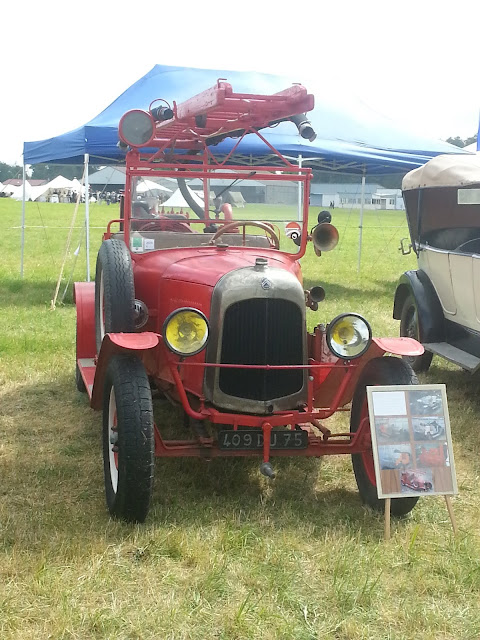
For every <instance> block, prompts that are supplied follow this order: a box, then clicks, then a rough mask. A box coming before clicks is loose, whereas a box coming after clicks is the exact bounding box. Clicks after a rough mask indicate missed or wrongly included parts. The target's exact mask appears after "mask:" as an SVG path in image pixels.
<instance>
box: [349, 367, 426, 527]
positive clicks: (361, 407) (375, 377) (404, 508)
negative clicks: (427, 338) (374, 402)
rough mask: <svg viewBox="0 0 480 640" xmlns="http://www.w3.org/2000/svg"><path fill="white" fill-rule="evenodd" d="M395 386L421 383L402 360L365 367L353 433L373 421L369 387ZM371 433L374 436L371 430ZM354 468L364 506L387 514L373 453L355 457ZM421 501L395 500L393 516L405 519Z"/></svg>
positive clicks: (352, 417) (357, 392)
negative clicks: (378, 490) (370, 416)
mask: <svg viewBox="0 0 480 640" xmlns="http://www.w3.org/2000/svg"><path fill="white" fill-rule="evenodd" d="M391 384H392V385H393V384H418V380H417V376H416V375H415V373H414V372H413V370H412V368H411V367H410V366H409V365H408V363H406V362H405V361H404V360H402V359H401V358H394V357H390V356H386V357H383V358H373V360H370V361H369V362H368V363H367V364H366V365H365V368H364V369H363V371H362V373H361V375H360V378H359V381H358V384H357V387H356V389H355V393H354V395H353V401H352V411H351V415H350V431H351V432H352V433H355V432H356V431H357V429H358V428H359V426H360V423H361V422H362V420H363V418H364V417H366V419H367V421H369V418H368V403H367V392H366V387H367V386H373V385H391ZM367 429H368V433H370V427H369V426H367ZM352 465H353V471H354V473H355V479H356V481H357V486H358V490H359V492H360V497H361V499H362V502H364V503H365V504H366V505H368V506H369V507H371V508H372V509H374V510H375V511H380V512H383V511H384V510H385V500H380V499H379V498H378V495H377V484H376V480H375V469H374V465H373V453H372V450H371V449H370V450H369V451H366V452H364V453H355V454H353V455H352ZM417 500H418V498H393V499H392V503H391V509H390V512H391V514H392V515H393V516H397V517H400V516H404V515H406V514H407V513H409V512H410V511H411V510H412V509H413V507H414V506H415V505H416V504H417Z"/></svg>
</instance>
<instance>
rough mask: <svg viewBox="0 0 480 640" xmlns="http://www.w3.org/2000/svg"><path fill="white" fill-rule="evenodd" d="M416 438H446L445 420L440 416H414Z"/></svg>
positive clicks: (413, 425)
mask: <svg viewBox="0 0 480 640" xmlns="http://www.w3.org/2000/svg"><path fill="white" fill-rule="evenodd" d="M412 427H413V437H414V439H415V440H438V439H442V438H445V420H444V419H443V418H440V417H439V416H438V417H428V418H427V417H425V418H412Z"/></svg>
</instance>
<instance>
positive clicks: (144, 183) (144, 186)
mask: <svg viewBox="0 0 480 640" xmlns="http://www.w3.org/2000/svg"><path fill="white" fill-rule="evenodd" d="M146 191H167V192H168V193H172V189H167V187H162V185H161V184H158V183H157V182H153V180H146V179H145V178H144V179H143V180H140V182H139V183H138V184H137V193H145V192H146Z"/></svg>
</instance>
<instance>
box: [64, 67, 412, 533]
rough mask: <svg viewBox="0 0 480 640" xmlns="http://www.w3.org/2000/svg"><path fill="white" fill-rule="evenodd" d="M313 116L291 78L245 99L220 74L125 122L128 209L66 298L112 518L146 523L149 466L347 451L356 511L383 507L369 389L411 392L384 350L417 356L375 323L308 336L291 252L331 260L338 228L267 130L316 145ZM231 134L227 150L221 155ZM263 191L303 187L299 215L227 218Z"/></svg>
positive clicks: (307, 297) (398, 510) (314, 294)
mask: <svg viewBox="0 0 480 640" xmlns="http://www.w3.org/2000/svg"><path fill="white" fill-rule="evenodd" d="M313 106H314V98H313V96H312V95H310V94H308V92H307V90H306V89H305V88H304V87H303V86H301V85H293V86H291V87H288V88H286V89H285V90H284V91H281V92H279V93H276V94H273V95H258V94H241V93H235V92H234V91H233V88H232V87H231V85H230V84H228V82H226V81H223V80H222V81H221V80H219V81H218V82H217V84H216V85H215V86H214V87H212V88H210V89H207V90H206V91H204V92H203V93H200V94H199V95H197V96H195V97H193V98H191V99H190V100H187V101H186V102H183V103H181V104H176V103H175V102H174V103H173V104H169V103H167V102H165V101H163V100H158V101H155V102H154V103H152V105H150V108H149V110H148V111H143V110H140V109H135V110H132V111H129V112H127V113H126V114H125V115H124V116H123V117H122V119H121V121H120V124H119V139H120V144H122V145H123V146H124V147H125V149H126V187H125V195H124V201H123V202H122V205H121V213H120V216H119V218H118V219H115V220H111V221H110V222H109V224H108V226H107V229H106V232H105V234H104V238H103V242H102V245H101V247H100V250H99V253H98V258H97V266H96V277H95V283H88V282H81V283H80V282H79V283H76V284H75V291H74V294H75V301H76V306H77V370H76V381H77V387H78V389H79V390H81V391H87V393H88V396H89V398H90V404H91V406H92V407H93V408H94V409H97V410H102V411H103V457H104V475H105V489H106V501H107V506H108V509H109V511H110V513H111V515H112V516H114V517H119V518H122V519H124V520H126V521H133V522H141V521H143V520H144V519H145V518H146V516H147V514H148V510H149V506H150V501H151V495H152V487H153V479H154V457H155V456H159V457H163V456H196V457H202V458H204V459H206V460H209V459H212V458H214V457H217V456H225V457H231V456H257V457H258V458H259V461H260V470H261V472H262V473H263V474H264V475H266V476H268V477H271V478H273V477H274V475H275V471H274V460H275V457H277V456H315V457H320V456H324V455H327V454H351V455H352V460H353V468H354V472H355V476H356V480H357V484H358V488H359V491H360V494H361V497H362V499H363V501H364V502H365V503H366V504H368V505H369V506H370V507H372V508H374V509H378V510H381V509H383V501H381V500H379V499H378V496H377V490H376V482H375V472H374V465H373V457H372V448H371V439H370V424H369V418H368V411H367V400H366V391H365V389H366V386H367V385H375V384H409V383H412V382H414V381H415V378H414V374H413V372H412V370H411V368H410V367H409V366H408V365H407V364H406V363H405V362H404V361H403V360H402V359H401V358H396V357H384V355H385V354H386V353H389V354H396V355H402V356H405V355H409V356H415V355H419V354H421V353H422V352H423V348H422V347H421V345H419V344H418V343H417V342H416V341H415V340H413V339H411V338H375V337H372V332H371V329H370V326H369V324H368V321H367V320H366V319H365V318H363V317H362V316H361V315H359V314H357V313H354V312H350V311H347V312H346V313H343V314H341V315H339V316H338V317H336V318H333V319H332V320H331V322H329V323H328V325H327V326H324V325H321V324H319V325H318V326H316V327H315V329H314V331H313V332H312V333H309V332H308V331H307V327H306V308H307V307H309V308H312V309H316V308H318V304H319V303H320V302H321V301H322V299H323V297H324V295H325V292H324V290H323V288H322V287H321V285H319V286H316V287H312V288H311V289H309V290H304V288H303V285H302V273H301V266H300V264H301V258H302V257H303V256H304V255H305V252H306V250H307V246H308V244H309V243H310V242H311V243H312V244H313V250H314V251H315V253H316V254H317V255H318V256H320V254H321V253H322V252H323V251H328V250H332V249H333V248H334V247H335V246H336V244H337V241H338V232H337V230H336V229H335V227H334V226H333V225H332V224H330V223H329V222H328V221H324V220H328V218H325V217H321V218H320V221H319V222H318V223H316V224H314V225H312V228H310V227H309V197H308V195H309V188H310V181H311V178H312V171H311V169H309V168H300V169H299V167H298V166H297V165H295V164H293V163H292V162H291V161H290V160H289V159H288V158H285V157H284V156H282V154H281V153H279V152H278V151H277V150H276V149H275V148H274V147H273V146H272V144H271V142H269V141H268V140H267V139H266V138H265V137H264V135H263V134H262V130H263V129H265V128H266V127H273V126H276V125H278V124H279V123H282V126H286V125H285V124H283V123H285V122H287V123H289V124H290V125H291V127H292V128H294V130H295V127H296V129H297V131H298V134H299V136H302V137H304V138H307V139H310V140H312V139H313V138H314V137H315V132H314V131H313V128H312V125H311V124H310V122H309V121H308V118H307V115H306V114H307V113H308V111H310V110H311V109H312V108H313ZM252 137H254V138H255V140H256V141H258V142H259V144H262V145H263V147H264V149H265V151H264V158H263V159H260V160H257V163H256V164H255V165H252V164H249V162H248V161H249V160H250V159H249V158H245V157H243V156H242V155H241V146H240V143H241V142H242V141H244V140H247V139H248V140H252ZM227 138H229V139H230V138H233V139H235V144H234V145H233V149H232V148H230V149H229V150H228V151H225V150H224V147H225V145H224V144H222V143H224V141H225V140H226V139H227ZM239 158H240V160H239ZM165 179H167V180H170V183H168V182H167V184H170V185H173V186H175V188H176V187H177V186H178V194H177V196H178V197H180V196H181V198H182V199H183V200H180V202H182V205H183V206H180V207H169V205H168V204H167V205H164V204H162V202H161V198H160V197H159V193H158V191H157V192H156V191H155V189H151V183H152V182H153V183H155V182H156V183H157V184H158V185H159V188H161V184H162V181H163V185H165ZM147 181H148V185H150V186H149V189H150V191H147V194H148V195H147V196H146V195H145V184H147ZM211 184H215V185H216V186H215V189H216V192H215V196H214V197H213V196H212V189H211ZM259 184H260V185H262V186H264V185H267V187H269V188H272V189H274V188H276V187H278V186H279V185H280V184H281V185H282V187H285V186H287V187H288V186H289V185H290V186H291V185H295V186H296V187H298V185H299V184H300V185H301V189H302V193H303V204H302V207H301V209H300V212H297V210H296V209H295V207H292V206H290V207H288V206H282V205H279V206H273V205H272V206H266V205H265V206H263V207H262V208H261V210H262V214H261V217H259V214H258V212H257V213H252V214H250V213H249V209H250V205H248V204H247V206H246V207H245V208H236V209H235V215H234V214H233V208H232V206H231V204H230V203H229V202H228V199H229V198H228V197H227V196H231V195H232V193H235V192H237V193H238V191H237V190H238V189H242V191H243V192H244V193H247V189H248V188H250V189H251V190H252V189H253V192H254V191H255V189H256V188H258V185H259ZM195 185H196V186H199V187H200V190H199V191H198V190H197V191H196V192H195V191H192V189H191V187H192V186H195ZM249 185H250V187H249ZM164 188H165V186H164ZM250 193H252V191H250ZM230 199H232V200H233V201H234V200H235V198H230ZM237 200H238V198H237ZM247 200H248V198H247ZM251 208H252V211H253V210H254V209H255V207H254V205H251ZM257 209H258V208H257ZM292 223H296V225H295V224H292ZM294 227H295V229H294V231H295V232H294V233H293V234H292V228H294ZM152 392H153V393H161V394H163V395H165V396H166V397H168V398H169V399H170V400H171V401H172V402H174V403H176V404H178V405H179V406H180V407H181V408H182V410H183V412H184V415H185V419H186V423H187V426H188V436H185V431H184V430H179V432H178V434H175V437H171V435H170V434H167V433H166V430H165V428H164V425H162V424H161V423H160V422H159V421H158V420H156V419H155V416H154V411H153V403H152ZM349 403H352V404H351V428H350V431H349V432H346V433H331V430H330V429H329V428H328V426H326V425H325V421H326V420H327V419H328V418H329V417H330V416H332V415H333V414H335V412H337V411H340V410H342V411H345V410H349V409H348V407H349ZM415 502H416V498H397V499H395V500H393V501H392V512H393V513H395V514H397V515H402V514H405V513H407V512H408V511H410V510H411V509H412V508H413V506H414V504H415Z"/></svg>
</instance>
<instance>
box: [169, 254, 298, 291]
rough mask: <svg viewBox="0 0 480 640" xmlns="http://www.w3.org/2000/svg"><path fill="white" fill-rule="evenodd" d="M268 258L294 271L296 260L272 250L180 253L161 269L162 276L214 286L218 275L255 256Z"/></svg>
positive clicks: (249, 262)
mask: <svg viewBox="0 0 480 640" xmlns="http://www.w3.org/2000/svg"><path fill="white" fill-rule="evenodd" d="M259 257H262V258H267V259H268V264H269V265H270V266H272V267H273V266H275V267H278V268H284V269H287V270H288V271H293V272H294V273H296V272H297V271H298V265H297V269H295V264H296V262H295V260H292V257H291V256H289V255H286V254H284V253H276V254H273V252H272V251H268V252H267V251H265V252H259V251H248V250H245V249H243V250H242V251H219V250H218V249H212V251H208V252H207V251H205V250H203V251H197V252H195V254H194V255H192V250H191V249H190V250H189V255H185V254H184V255H183V257H179V259H178V260H176V261H175V262H172V263H171V264H170V265H169V266H168V267H167V268H166V269H165V271H164V272H163V277H164V278H168V279H169V280H179V281H182V282H185V281H186V282H191V283H196V284H204V285H207V286H211V287H214V286H215V285H216V284H217V282H218V281H219V280H220V278H221V277H222V276H223V275H225V273H228V272H229V271H233V270H234V269H240V268H242V267H249V266H253V265H254V264H255V259H256V258H259Z"/></svg>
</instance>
